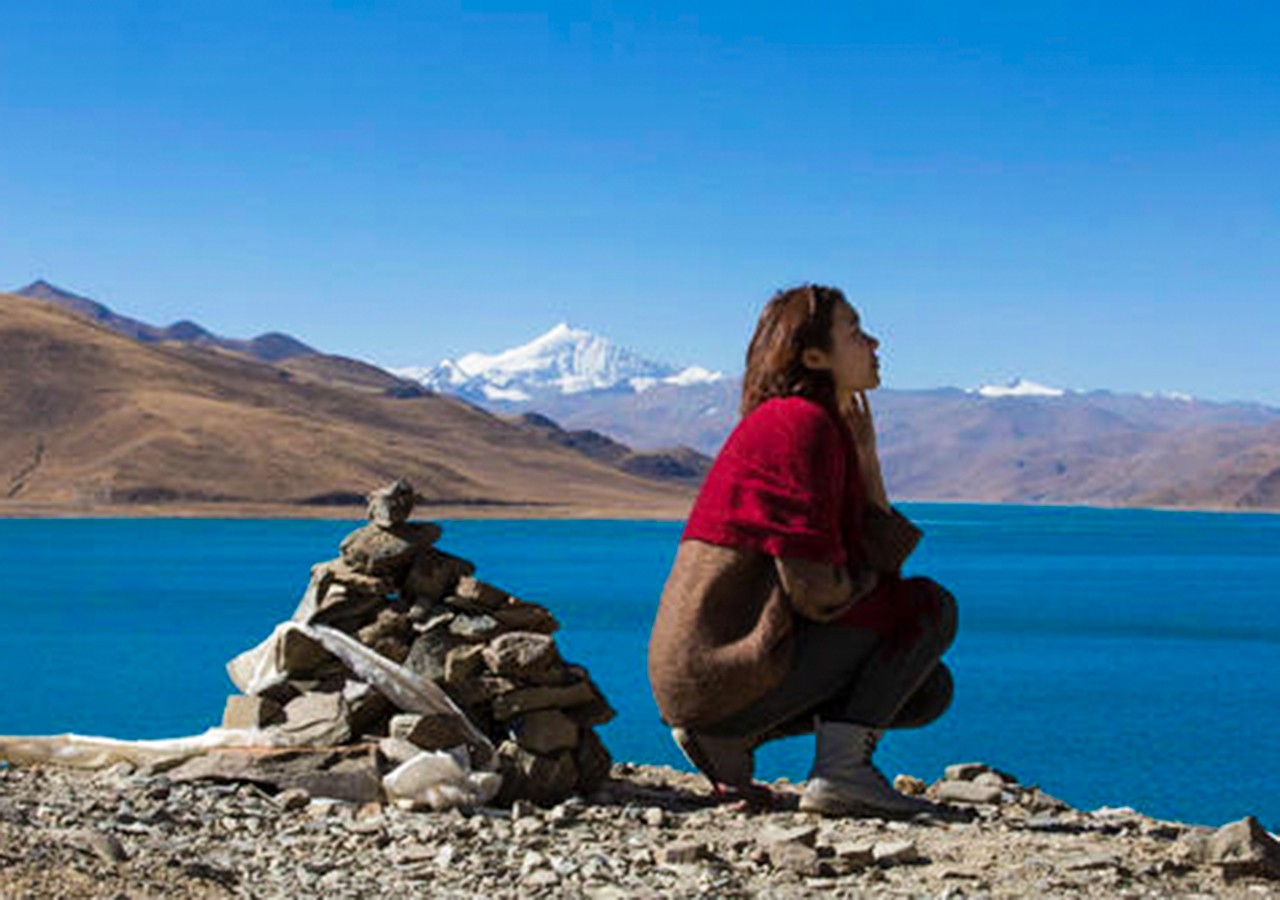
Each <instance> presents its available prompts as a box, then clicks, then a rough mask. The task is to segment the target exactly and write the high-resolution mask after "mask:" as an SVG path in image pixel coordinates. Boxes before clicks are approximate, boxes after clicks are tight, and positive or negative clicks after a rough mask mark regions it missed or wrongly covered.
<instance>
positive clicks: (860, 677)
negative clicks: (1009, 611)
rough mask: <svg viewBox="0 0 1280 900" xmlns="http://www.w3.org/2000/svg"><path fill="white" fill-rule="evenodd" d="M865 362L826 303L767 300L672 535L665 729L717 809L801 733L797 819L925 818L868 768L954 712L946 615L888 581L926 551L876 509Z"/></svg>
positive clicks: (792, 295)
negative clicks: (757, 765)
mask: <svg viewBox="0 0 1280 900" xmlns="http://www.w3.org/2000/svg"><path fill="white" fill-rule="evenodd" d="M878 347H879V342H878V341H877V340H876V339H875V338H874V337H872V336H871V335H869V334H867V333H866V332H864V331H862V329H861V325H860V322H859V319H858V314H857V313H856V312H855V311H854V310H853V308H852V307H851V306H850V305H849V303H848V302H847V301H846V300H845V298H844V295H843V294H842V293H841V292H840V291H838V290H836V289H835V288H830V287H819V286H814V285H804V286H802V287H798V288H794V289H791V290H788V291H783V292H780V293H778V294H777V295H776V296H775V297H774V298H773V299H772V300H770V301H769V304H768V305H767V306H766V307H765V310H764V312H763V313H762V314H761V316H760V321H759V323H758V324H757V326H756V331H755V335H754V336H753V337H752V339H751V345H750V347H749V349H748V350H747V368H746V373H745V375H744V376H743V383H742V408H741V413H742V417H741V419H740V420H739V422H738V425H737V427H735V428H734V430H733V433H732V434H730V435H729V438H728V439H727V440H726V441H725V444H724V446H723V447H722V448H721V450H720V453H719V455H718V456H717V457H716V461H715V463H714V464H713V466H712V468H711V470H710V472H709V473H708V474H707V477H706V480H705V481H704V483H703V486H702V489H701V491H700V492H699V494H698V498H697V500H696V501H695V503H694V506H693V509H692V511H691V513H690V516H689V521H688V523H687V524H686V526H685V529H684V532H683V534H682V535H681V540H680V545H679V548H678V549H677V552H676V559H675V564H674V566H673V567H672V570H671V574H670V576H669V577H668V579H667V583H666V586H665V588H664V589H663V593H662V599H661V602H660V604H659V608H658V613H657V618H656V620H655V622H654V625H653V632H652V634H651V636H650V643H649V678H650V682H651V684H652V687H653V693H654V697H655V699H656V700H657V703H658V709H659V711H660V712H661V713H662V717H663V719H664V720H665V721H666V722H667V723H668V724H669V725H671V726H673V728H672V735H673V737H674V738H675V740H676V742H677V743H678V744H679V745H680V748H681V749H682V750H683V751H684V753H685V755H686V756H687V757H688V758H689V760H690V762H692V763H693V764H694V765H695V766H697V767H698V768H699V769H700V770H701V771H702V772H703V773H704V774H705V775H706V776H707V777H708V778H710V779H711V781H712V784H713V786H714V787H715V789H716V791H717V793H720V794H724V793H725V792H735V793H742V794H743V795H744V796H745V797H746V798H747V799H748V800H759V799H760V792H761V790H762V789H761V788H760V787H758V786H755V785H754V784H753V782H752V774H753V751H754V748H755V747H756V746H758V745H759V744H761V743H763V742H764V741H766V740H770V739H773V738H775V737H781V736H785V735H790V734H800V733H805V732H808V731H811V730H812V731H814V732H815V734H816V737H817V743H816V753H815V758H814V763H813V768H812V771H811V772H810V774H809V780H808V783H807V784H806V786H805V789H804V792H803V794H802V795H801V798H800V808H801V809H803V810H808V811H812V812H818V813H823V814H828V815H875V816H911V815H914V814H915V813H918V812H925V811H934V810H936V807H935V806H934V805H933V804H930V803H927V802H926V801H924V800H920V799H916V798H913V797H907V796H904V795H902V794H900V793H898V792H897V791H895V790H894V789H893V788H892V786H890V785H889V783H888V782H887V781H886V779H885V778H884V776H883V775H882V774H881V773H880V771H879V770H878V769H877V768H876V767H875V766H874V765H872V762H871V756H872V753H873V752H874V750H875V746H876V742H877V741H878V739H879V737H880V734H881V732H882V730H884V729H888V728H911V727H918V726H920V725H924V724H926V723H928V722H931V721H933V720H934V719H936V718H937V717H938V716H940V715H941V714H942V713H943V712H944V711H945V709H946V708H947V706H948V705H949V704H950V702H951V676H950V673H949V672H948V671H947V668H946V666H945V665H943V664H942V663H941V662H940V657H941V655H942V653H943V652H944V651H945V650H946V649H947V647H949V646H950V644H951V641H952V640H953V638H954V636H955V628H956V609H955V601H954V600H953V598H952V597H951V595H950V594H949V593H947V591H946V590H944V589H943V588H941V587H940V586H938V585H937V584H935V583H934V582H932V581H929V580H927V579H923V578H909V579H903V578H901V577H900V575H899V570H900V568H901V566H902V563H903V562H904V561H905V559H906V558H907V556H908V555H909V554H910V553H911V551H912V550H913V549H914V547H915V545H916V543H917V542H918V541H919V539H920V536H921V532H920V531H919V529H917V528H916V527H915V526H914V525H912V524H911V523H910V522H909V521H908V520H907V519H906V518H905V517H904V516H902V515H901V514H900V513H899V512H898V511H897V510H895V509H894V508H893V507H892V506H890V504H889V500H888V497H887V496H886V494H885V487H884V479H883V477H882V476H881V473H880V461H879V457H878V455H877V452H876V434H875V427H874V424H873V422H872V418H871V409H870V406H869V405H868V403H867V398H866V393H865V392H866V391H868V390H872V389H874V388H876V387H878V386H879V384H880V373H879V361H878V359H877V357H876V349H877V348H878Z"/></svg>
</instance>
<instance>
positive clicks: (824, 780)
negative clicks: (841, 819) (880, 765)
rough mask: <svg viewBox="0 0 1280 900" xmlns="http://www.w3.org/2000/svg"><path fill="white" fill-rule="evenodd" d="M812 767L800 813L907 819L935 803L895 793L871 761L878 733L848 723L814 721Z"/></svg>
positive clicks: (933, 808)
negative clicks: (815, 739)
mask: <svg viewBox="0 0 1280 900" xmlns="http://www.w3.org/2000/svg"><path fill="white" fill-rule="evenodd" d="M814 735H815V736H816V738H817V743H816V746H815V752H814V758H813V769H812V771H810V773H809V782H808V784H806V785H805V788H804V793H803V794H801V795H800V809H801V810H803V811H805V812H814V813H820V814H822V815H825V816H876V817H880V818H894V819H899V818H911V817H912V816H914V815H916V814H918V813H935V812H937V810H938V805H937V804H934V803H930V802H929V801H928V800H921V799H917V798H915V797H908V796H906V795H905V794H900V793H898V792H897V791H895V790H894V789H893V786H892V785H891V784H889V781H888V779H886V778H885V777H884V775H883V774H881V772H880V770H879V769H877V768H876V767H875V766H874V765H872V763H871V756H872V754H873V753H874V752H875V748H876V743H877V742H878V741H879V740H880V732H879V731H878V730H876V729H874V728H868V727H867V726H865V725H855V724H853V723H850V722H828V721H823V720H818V721H817V722H816V723H815V725H814Z"/></svg>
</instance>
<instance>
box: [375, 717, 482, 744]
mask: <svg viewBox="0 0 1280 900" xmlns="http://www.w3.org/2000/svg"><path fill="white" fill-rule="evenodd" d="M388 730H389V733H390V736H391V737H392V738H398V739H400V740H403V741H407V742H409V743H410V744H413V745H414V746H415V747H417V748H418V749H419V750H450V749H452V748H454V747H456V746H458V745H459V744H465V743H467V735H468V732H467V726H466V724H465V723H464V722H462V721H461V720H460V719H459V718H458V717H457V716H453V715H449V714H447V713H432V714H429V715H418V714H416V713H402V714H400V715H397V716H392V717H391V723H390V726H389V729H388Z"/></svg>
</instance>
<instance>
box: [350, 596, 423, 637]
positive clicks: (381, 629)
mask: <svg viewBox="0 0 1280 900" xmlns="http://www.w3.org/2000/svg"><path fill="white" fill-rule="evenodd" d="M412 634H413V626H412V625H411V624H410V622H409V617H408V616H407V615H405V614H404V613H402V612H400V611H398V610H396V609H395V608H393V607H391V606H388V605H387V604H386V603H383V604H382V606H381V607H380V608H379V609H378V611H377V614H376V616H375V617H374V620H373V621H372V622H370V623H369V624H367V625H365V626H364V627H362V628H360V629H359V630H357V631H356V640H358V641H359V642H360V643H362V644H364V645H365V646H366V647H374V646H376V645H377V643H378V642H379V641H381V640H383V639H384V638H395V639H397V640H404V639H407V638H409V637H410V636H411V635H412Z"/></svg>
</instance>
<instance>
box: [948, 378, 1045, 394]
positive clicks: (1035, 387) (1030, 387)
mask: <svg viewBox="0 0 1280 900" xmlns="http://www.w3.org/2000/svg"><path fill="white" fill-rule="evenodd" d="M966 393H969V394H978V395H979V396H982V397H1061V396H1063V395H1065V394H1066V393H1067V392H1066V391H1064V390H1063V389H1062V388H1055V387H1048V386H1047V385H1043V384H1037V383H1036V382H1034V381H1030V380H1028V379H1026V378H1015V379H1013V380H1012V381H1010V382H1009V383H1008V384H984V385H982V386H981V387H976V388H969V389H968V390H967V391H966Z"/></svg>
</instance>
